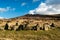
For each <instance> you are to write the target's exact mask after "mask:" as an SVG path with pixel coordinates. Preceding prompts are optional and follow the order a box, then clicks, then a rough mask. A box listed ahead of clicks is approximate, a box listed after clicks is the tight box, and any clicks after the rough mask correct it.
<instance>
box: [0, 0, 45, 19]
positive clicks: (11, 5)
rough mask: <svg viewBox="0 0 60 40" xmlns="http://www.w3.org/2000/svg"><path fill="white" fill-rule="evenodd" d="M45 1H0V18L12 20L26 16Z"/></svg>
mask: <svg viewBox="0 0 60 40" xmlns="http://www.w3.org/2000/svg"><path fill="white" fill-rule="evenodd" d="M41 2H45V0H0V17H4V18H13V17H17V16H22V15H25V14H28V12H29V11H30V10H33V9H35V8H37V7H38V6H39V4H41Z"/></svg>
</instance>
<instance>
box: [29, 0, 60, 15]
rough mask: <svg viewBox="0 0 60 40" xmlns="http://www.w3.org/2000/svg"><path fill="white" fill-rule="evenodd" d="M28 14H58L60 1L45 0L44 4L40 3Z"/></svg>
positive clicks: (59, 12)
mask: <svg viewBox="0 0 60 40" xmlns="http://www.w3.org/2000/svg"><path fill="white" fill-rule="evenodd" d="M53 2H54V3H53ZM55 2H56V3H55ZM57 2H59V3H57ZM56 4H57V5H56ZM29 14H43V15H52V14H60V1H59V0H57V1H55V0H47V1H46V3H41V4H40V5H39V6H38V7H37V8H35V9H34V10H30V11H29Z"/></svg>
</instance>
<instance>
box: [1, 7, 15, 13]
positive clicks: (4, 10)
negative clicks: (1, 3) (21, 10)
mask: <svg viewBox="0 0 60 40" xmlns="http://www.w3.org/2000/svg"><path fill="white" fill-rule="evenodd" d="M14 10H15V8H11V7H6V8H0V13H3V12H8V11H14Z"/></svg>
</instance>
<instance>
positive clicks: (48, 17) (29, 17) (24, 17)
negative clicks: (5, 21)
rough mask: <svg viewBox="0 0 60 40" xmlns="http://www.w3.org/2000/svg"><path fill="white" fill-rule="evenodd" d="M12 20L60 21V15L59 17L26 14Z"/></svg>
mask: <svg viewBox="0 0 60 40" xmlns="http://www.w3.org/2000/svg"><path fill="white" fill-rule="evenodd" d="M12 19H59V20H60V14H57V15H40V14H26V15H23V16H20V17H16V18H12Z"/></svg>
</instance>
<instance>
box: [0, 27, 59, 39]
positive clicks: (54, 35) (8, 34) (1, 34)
mask: <svg viewBox="0 0 60 40" xmlns="http://www.w3.org/2000/svg"><path fill="white" fill-rule="evenodd" d="M0 38H10V39H12V40H60V29H59V28H55V29H51V30H48V31H43V30H39V31H31V30H28V31H26V30H25V31H22V30H21V31H9V30H8V31H2V30H0Z"/></svg>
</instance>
